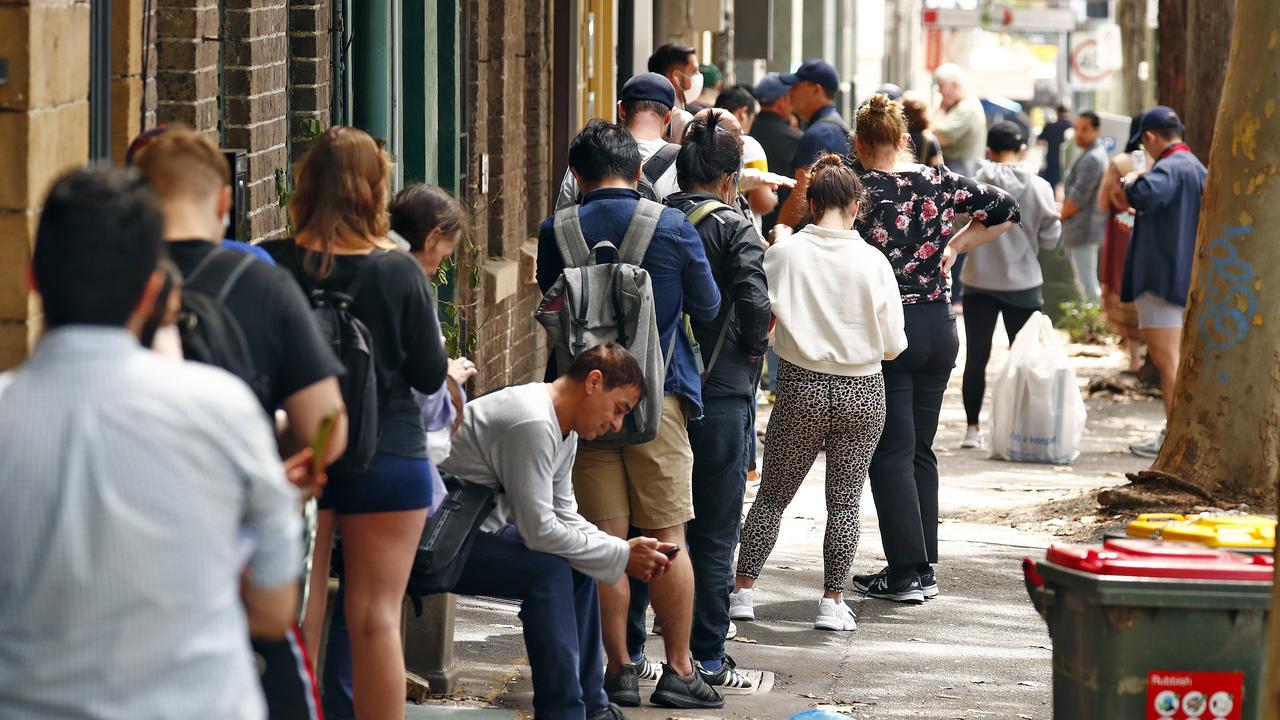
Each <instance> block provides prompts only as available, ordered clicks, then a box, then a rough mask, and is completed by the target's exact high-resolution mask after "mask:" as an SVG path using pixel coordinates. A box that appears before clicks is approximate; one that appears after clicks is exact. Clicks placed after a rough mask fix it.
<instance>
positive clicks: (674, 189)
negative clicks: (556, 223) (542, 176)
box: [556, 138, 763, 210]
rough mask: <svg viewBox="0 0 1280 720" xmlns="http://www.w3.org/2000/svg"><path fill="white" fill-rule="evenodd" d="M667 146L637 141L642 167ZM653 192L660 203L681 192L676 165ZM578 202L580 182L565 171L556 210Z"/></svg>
mask: <svg viewBox="0 0 1280 720" xmlns="http://www.w3.org/2000/svg"><path fill="white" fill-rule="evenodd" d="M666 144H667V141H666V140H663V139H661V138H658V139H657V140H636V145H637V146H638V147H639V148H640V165H641V166H642V167H643V165H644V164H645V163H646V162H648V161H649V158H651V157H653V154H654V153H656V152H658V151H659V150H661V149H662V148H663V147H665V146H666ZM758 144H759V143H757V145H758ZM762 152H763V151H762ZM653 190H654V192H655V193H657V195H658V202H662V201H663V200H665V199H666V197H667V196H668V195H671V194H673V193H678V192H680V183H678V182H676V164H675V163H674V162H673V163H671V166H670V167H668V168H667V169H666V171H665V172H663V173H662V175H660V176H659V177H658V181H657V182H655V183H653ZM577 202H578V181H577V180H575V179H574V177H573V171H572V170H565V171H564V179H563V180H561V181H560V194H559V195H558V196H557V197H556V210H560V209H562V208H566V207H569V206H570V205H573V204H575V203H577Z"/></svg>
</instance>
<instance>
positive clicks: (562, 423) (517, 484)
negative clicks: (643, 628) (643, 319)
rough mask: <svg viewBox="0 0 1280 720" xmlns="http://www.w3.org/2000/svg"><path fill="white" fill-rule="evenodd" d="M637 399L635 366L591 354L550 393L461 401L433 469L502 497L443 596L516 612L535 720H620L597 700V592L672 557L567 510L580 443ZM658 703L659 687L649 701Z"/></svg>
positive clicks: (600, 668)
mask: <svg viewBox="0 0 1280 720" xmlns="http://www.w3.org/2000/svg"><path fill="white" fill-rule="evenodd" d="M644 391H645V381H644V373H643V371H642V370H641V369H640V364H639V363H638V362H637V361H636V359H635V357H634V356H633V355H632V354H631V353H630V352H628V351H627V350H626V349H625V348H623V347H621V346H619V345H614V344H609V345H598V346H596V347H593V348H590V349H588V350H586V351H584V352H583V353H581V354H580V355H578V357H577V358H576V359H575V360H574V362H573V364H572V365H570V366H569V368H568V370H567V371H566V372H565V373H564V374H563V375H561V376H560V377H559V378H557V379H556V380H555V382H550V383H531V384H528V385H517V386H513V387H508V388H505V389H503V390H498V391H496V392H493V393H490V394H488V395H485V396H484V397H481V398H478V399H476V400H473V401H471V402H470V403H469V404H468V405H467V413H466V418H465V419H464V420H463V423H462V427H461V428H460V429H459V430H458V434H457V435H456V436H455V437H454V439H453V451H452V452H451V453H450V455H449V458H448V459H447V460H445V461H444V463H442V464H441V470H443V471H445V472H448V473H452V474H454V475H457V476H458V477H460V478H462V479H464V480H466V481H468V482H473V483H477V484H480V485H487V486H490V487H496V488H498V489H499V490H500V493H499V495H498V505H497V507H496V508H495V509H494V511H493V514H492V515H490V517H489V519H488V520H487V521H486V522H485V524H484V526H483V527H482V531H481V532H480V534H479V535H478V536H477V537H476V540H475V545H474V546H473V548H472V550H471V555H470V556H469V557H468V558H467V563H466V565H465V567H464V568H463V571H462V575H461V577H460V578H459V580H458V584H457V585H456V586H455V587H454V588H453V592H455V593H458V594H461V595H484V596H490V597H501V598H510V599H516V600H520V601H521V607H520V619H521V621H523V623H524V639H525V647H526V650H527V652H528V656H529V666H530V668H531V669H532V671H533V707H534V714H535V715H536V716H537V717H538V718H582V717H584V715H585V717H586V718H587V719H588V720H609V719H617V718H622V717H623V716H622V712H621V711H620V710H618V707H617V706H616V705H613V704H611V703H610V702H609V698H608V697H607V696H606V695H605V692H604V658H603V656H602V654H601V653H602V645H601V635H600V600H599V595H598V592H597V589H596V581H597V580H598V581H600V582H601V583H605V584H607V585H616V584H618V583H625V582H627V580H626V578H625V577H624V574H625V575H629V576H631V577H633V578H636V579H637V580H641V581H645V582H648V581H650V580H653V579H654V578H656V577H659V576H661V575H662V573H663V572H664V571H665V570H666V569H667V565H668V563H669V562H670V558H671V557H672V556H674V555H675V553H676V552H677V551H678V550H679V546H677V545H674V544H671V543H662V542H659V541H658V540H656V539H654V538H650V537H637V538H632V539H630V540H623V539H622V538H617V537H613V536H611V535H608V534H606V533H605V532H604V531H602V530H600V529H599V528H597V527H596V526H595V525H593V524H591V523H590V522H588V521H587V520H586V519H584V518H583V517H582V516H581V515H579V514H578V513H577V512H576V511H575V510H574V509H573V507H574V506H573V485H572V481H571V476H572V472H573V461H574V457H575V456H576V454H577V449H578V438H579V437H581V438H583V439H586V440H590V439H593V438H595V437H598V436H600V435H603V434H604V433H606V432H609V431H610V430H615V431H616V430H618V429H619V428H621V426H622V421H623V418H625V417H626V416H627V414H628V413H629V412H631V409H632V408H633V407H635V405H636V403H638V402H640V400H641V398H642V397H643V395H644ZM673 677H674V676H673ZM662 692H664V688H663V686H662V684H661V683H659V685H658V688H657V691H656V693H655V695H657V694H659V693H662ZM636 704H639V698H638V697H637V698H636Z"/></svg>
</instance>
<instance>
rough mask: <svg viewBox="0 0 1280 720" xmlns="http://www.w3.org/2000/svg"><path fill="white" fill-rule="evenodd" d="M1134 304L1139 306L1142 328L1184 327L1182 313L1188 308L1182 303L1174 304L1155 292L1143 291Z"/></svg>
mask: <svg viewBox="0 0 1280 720" xmlns="http://www.w3.org/2000/svg"><path fill="white" fill-rule="evenodd" d="M1133 304H1134V305H1136V306H1137V308H1138V327H1139V328H1140V329H1142V330H1159V329H1162V328H1163V329H1175V328H1181V327H1182V315H1183V313H1184V312H1186V308H1184V307H1182V306H1181V305H1174V304H1173V303H1171V302H1169V301H1168V300H1165V299H1164V298H1162V297H1160V296H1159V295H1156V294H1155V293H1153V292H1144V293H1142V294H1141V295H1139V296H1138V297H1137V298H1136V299H1135V300H1134V301H1133Z"/></svg>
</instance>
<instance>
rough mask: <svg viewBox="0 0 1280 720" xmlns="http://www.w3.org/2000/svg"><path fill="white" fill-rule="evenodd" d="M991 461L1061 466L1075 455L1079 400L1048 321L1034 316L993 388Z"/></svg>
mask: <svg viewBox="0 0 1280 720" xmlns="http://www.w3.org/2000/svg"><path fill="white" fill-rule="evenodd" d="M992 406H993V407H992V412H991V457H993V458H999V459H1003V460H1014V461H1017V462H1042V463H1055V464H1065V463H1070V462H1071V461H1072V460H1075V459H1076V458H1077V457H1079V455H1080V439H1081V437H1082V436H1083V435H1084V424H1085V407H1084V398H1082V397H1081V396H1080V388H1079V386H1078V385H1077V384H1076V371H1075V368H1074V367H1072V365H1071V358H1069V357H1068V356H1067V350H1066V348H1065V347H1064V346H1063V344H1062V339H1061V338H1060V337H1059V336H1058V332H1057V331H1056V330H1054V328H1053V322H1052V321H1050V320H1049V318H1048V317H1046V316H1045V315H1043V314H1041V313H1038V312H1037V313H1035V314H1034V315H1032V316H1031V319H1030V320H1028V321H1027V324H1026V325H1024V326H1023V327H1022V330H1021V331H1020V332H1019V333H1018V336H1017V337H1016V338H1014V340H1013V346H1012V347H1011V348H1010V349H1009V360H1008V362H1007V363H1005V366H1004V369H1003V370H1002V371H1001V372H1000V375H999V377H997V378H996V381H995V386H994V388H993V389H992Z"/></svg>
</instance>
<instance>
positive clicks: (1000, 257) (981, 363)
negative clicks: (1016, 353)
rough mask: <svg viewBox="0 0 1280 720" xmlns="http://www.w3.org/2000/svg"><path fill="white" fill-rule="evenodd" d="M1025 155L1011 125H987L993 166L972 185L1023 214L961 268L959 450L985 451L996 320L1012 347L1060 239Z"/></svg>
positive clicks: (1036, 304) (1047, 194) (1049, 200)
mask: <svg viewBox="0 0 1280 720" xmlns="http://www.w3.org/2000/svg"><path fill="white" fill-rule="evenodd" d="M1026 150H1027V145H1026V139H1025V138H1024V137H1023V135H1022V128H1020V127H1018V125H1016V124H1015V123H1011V122H1008V121H1001V122H998V123H996V124H994V125H992V126H991V129H990V130H988V131H987V153H988V156H989V157H990V159H991V162H990V163H985V164H984V165H983V166H982V167H981V168H979V170H978V176H977V177H976V178H975V179H976V180H977V181H978V182H980V183H986V184H988V185H992V186H994V187H998V188H1000V189H1001V190H1004V191H1005V192H1007V193H1009V194H1010V195H1012V196H1013V198H1014V200H1016V201H1017V202H1018V207H1019V209H1020V210H1021V212H1022V222H1021V224H1018V225H1014V226H1012V227H1010V228H1009V229H1008V230H1005V231H1004V232H1003V233H1001V234H1000V236H999V237H997V238H996V239H995V240H992V241H991V242H989V243H987V244H985V245H981V246H979V247H976V248H974V249H973V250H970V251H969V261H968V262H966V263H965V265H964V336H965V355H964V357H965V360H964V384H963V395H964V414H965V419H966V420H967V421H968V427H967V428H966V429H965V434H964V440H962V441H961V442H960V447H962V448H979V447H982V446H983V436H982V428H981V425H980V422H979V420H980V417H981V415H982V398H983V396H984V395H985V394H986V391H987V362H988V361H989V360H990V359H991V339H992V336H993V335H994V334H995V331H996V319H997V318H1000V319H1003V320H1004V332H1005V335H1006V336H1007V337H1008V338H1009V343H1010V344H1012V343H1013V339H1014V337H1016V336H1017V334H1018V331H1020V330H1022V326H1023V325H1025V324H1026V323H1027V320H1029V319H1031V316H1032V315H1033V314H1034V313H1035V312H1036V311H1038V310H1039V309H1040V308H1041V306H1043V305H1044V292H1043V288H1044V275H1043V274H1042V273H1041V270H1040V261H1039V260H1038V255H1039V253H1040V250H1041V249H1045V250H1048V249H1051V248H1055V247H1057V246H1058V241H1059V240H1060V239H1061V237H1062V234H1063V227H1062V225H1063V223H1062V222H1061V220H1059V218H1058V212H1057V208H1056V205H1057V204H1056V202H1055V201H1054V199H1053V188H1052V187H1051V186H1050V185H1049V182H1048V181H1047V180H1045V179H1044V178H1042V177H1040V176H1038V175H1036V174H1035V173H1033V172H1032V171H1031V170H1030V169H1029V168H1027V167H1026V166H1025V165H1023V164H1022V161H1023V157H1024V156H1025V154H1026Z"/></svg>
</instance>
